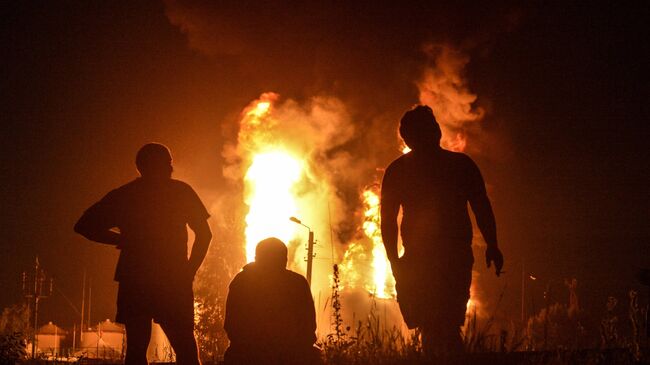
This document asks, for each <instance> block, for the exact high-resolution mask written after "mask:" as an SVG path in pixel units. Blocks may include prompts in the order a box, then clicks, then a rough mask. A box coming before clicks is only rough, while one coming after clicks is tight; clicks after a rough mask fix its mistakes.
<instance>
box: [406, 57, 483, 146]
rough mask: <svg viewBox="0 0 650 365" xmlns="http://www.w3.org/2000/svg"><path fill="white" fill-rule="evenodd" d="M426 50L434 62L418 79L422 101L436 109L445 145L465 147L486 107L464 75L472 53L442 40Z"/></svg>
mask: <svg viewBox="0 0 650 365" xmlns="http://www.w3.org/2000/svg"><path fill="white" fill-rule="evenodd" d="M424 52H425V53H426V55H427V56H428V58H429V62H430V63H431V64H430V65H428V66H427V67H426V68H425V71H424V75H423V76H422V79H420V80H419V81H418V82H417V86H418V89H419V91H420V102H421V103H422V104H426V105H428V106H430V107H431V108H432V109H433V110H434V113H435V115H436V119H437V120H438V123H440V126H441V129H442V137H443V138H442V141H441V142H440V143H441V145H442V147H443V148H446V149H448V150H452V151H459V152H462V151H465V148H466V146H467V130H469V129H472V128H476V127H477V125H476V122H479V121H480V120H481V119H483V116H484V114H485V112H484V110H483V109H482V108H480V107H475V105H474V103H475V102H476V99H477V96H476V95H475V94H473V93H472V92H471V91H470V90H469V88H468V86H467V80H466V79H465V78H464V75H463V72H464V70H465V66H467V63H468V62H469V60H470V59H469V56H468V55H467V54H466V53H464V52H462V51H461V50H459V49H457V48H453V47H451V46H448V45H439V44H438V45H434V44H429V45H427V46H426V47H424Z"/></svg>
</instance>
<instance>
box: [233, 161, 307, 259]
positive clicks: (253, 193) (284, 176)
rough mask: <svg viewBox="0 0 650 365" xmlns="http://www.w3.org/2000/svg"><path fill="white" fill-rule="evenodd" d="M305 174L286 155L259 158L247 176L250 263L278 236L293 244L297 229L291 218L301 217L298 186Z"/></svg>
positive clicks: (247, 233) (296, 162) (247, 227)
mask: <svg viewBox="0 0 650 365" xmlns="http://www.w3.org/2000/svg"><path fill="white" fill-rule="evenodd" d="M301 174H302V166H301V163H300V162H299V161H298V160H297V159H295V158H293V157H291V156H290V155H289V154H288V153H286V152H283V151H271V152H264V153H260V154H257V155H255V156H254V157H253V163H252V164H251V166H250V167H249V169H248V172H246V177H245V181H246V188H247V194H246V198H245V199H246V200H245V202H246V205H248V207H249V211H248V215H247V216H246V232H245V233H246V259H247V260H248V262H251V261H253V260H254V259H255V245H256V244H257V242H259V241H261V240H263V239H265V238H267V237H269V236H275V237H277V238H279V239H281V240H282V241H284V242H289V241H290V240H292V239H293V238H294V236H295V234H296V225H295V224H293V223H292V222H290V221H289V217H292V216H295V215H298V208H297V206H296V201H295V198H294V196H293V191H292V190H293V188H294V185H295V184H296V183H297V182H298V180H300V176H301Z"/></svg>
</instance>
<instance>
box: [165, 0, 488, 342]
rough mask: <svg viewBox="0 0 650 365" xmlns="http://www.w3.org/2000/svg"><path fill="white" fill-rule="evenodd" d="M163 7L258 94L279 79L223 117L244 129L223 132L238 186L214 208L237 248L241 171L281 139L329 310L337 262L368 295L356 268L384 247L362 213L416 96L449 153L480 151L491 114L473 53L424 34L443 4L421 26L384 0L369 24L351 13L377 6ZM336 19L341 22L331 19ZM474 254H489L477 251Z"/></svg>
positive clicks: (298, 247)
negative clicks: (469, 75) (294, 172)
mask: <svg viewBox="0 0 650 365" xmlns="http://www.w3.org/2000/svg"><path fill="white" fill-rule="evenodd" d="M165 5H166V13H167V16H168V18H169V20H170V22H171V23H172V24H173V25H175V26H177V27H178V28H179V29H180V31H181V32H182V33H183V34H184V35H186V37H187V39H188V45H189V47H190V48H191V49H193V50H196V51H198V52H200V53H202V54H204V55H207V56H210V57H213V58H215V59H216V58H218V59H220V60H224V59H225V60H227V61H228V62H233V63H234V64H236V65H237V68H238V70H239V71H240V72H242V74H244V75H246V76H247V77H250V78H251V81H250V82H251V83H253V84H259V85H261V86H260V87H261V88H262V90H260V92H262V91H268V90H274V91H275V90H278V88H279V89H280V90H278V91H279V92H280V93H282V94H283V95H278V94H276V93H273V92H265V93H263V94H261V95H260V96H259V98H257V99H256V100H251V101H250V104H248V105H247V106H244V105H242V107H243V110H242V111H241V112H240V113H239V114H238V117H236V118H233V119H236V120H233V121H228V122H224V125H227V124H231V125H232V124H235V125H236V127H235V129H236V130H237V133H236V136H235V134H231V135H228V136H226V137H227V138H230V140H229V142H227V143H226V144H225V147H224V149H223V151H222V156H223V158H224V168H223V175H224V177H226V178H227V180H228V181H230V182H231V183H232V186H231V187H230V189H231V190H230V191H229V192H230V193H232V194H231V195H230V196H229V197H228V198H222V199H221V200H220V201H219V202H218V203H217V204H218V207H215V209H214V211H219V212H238V213H237V214H234V215H230V216H229V217H230V219H231V220H230V221H229V222H230V223H229V224H228V227H229V229H231V232H230V236H229V240H231V241H232V242H231V244H238V245H240V246H239V247H241V245H242V242H243V240H244V239H245V237H243V236H244V231H245V229H246V227H245V225H246V224H245V223H244V218H245V216H246V213H247V207H246V206H245V205H244V202H245V201H246V199H247V194H248V193H247V191H246V189H250V188H247V186H246V183H245V180H246V178H247V171H248V169H249V168H250V166H251V165H252V164H253V159H254V156H255V155H256V154H260V153H264V152H265V151H267V150H273V149H276V148H280V149H282V150H284V151H286V152H288V153H289V154H290V155H292V156H294V157H295V158H297V159H298V160H300V161H304V164H305V165H304V166H305V167H304V170H302V171H303V172H302V175H301V177H300V182H299V183H298V184H297V185H296V186H297V188H295V190H294V191H293V193H294V194H295V195H296V196H297V197H298V198H297V201H298V203H297V205H298V208H297V211H299V212H300V214H301V216H300V217H299V218H300V219H301V220H303V222H305V223H306V224H308V225H310V226H311V227H314V228H315V230H316V238H317V239H318V240H319V241H320V245H319V246H318V247H317V260H316V261H315V268H314V270H315V273H314V277H315V278H319V281H320V284H317V286H316V288H314V293H315V296H316V298H317V299H316V302H317V303H316V304H317V305H318V306H320V308H322V306H323V304H324V303H326V302H327V301H328V296H329V288H328V285H329V275H330V273H331V264H332V263H341V261H342V264H343V266H342V285H343V287H346V286H347V288H355V287H356V289H357V291H364V292H366V293H367V290H368V282H371V281H372V280H363V278H359V277H358V276H357V277H355V273H356V274H359V275H368V273H369V272H372V271H373V270H374V268H373V257H372V256H373V255H375V254H377V253H376V250H374V248H375V246H376V242H374V241H373V238H372V237H368V236H367V235H366V233H364V229H363V224H364V222H368V221H372V220H367V219H365V220H364V214H365V210H366V209H367V207H366V206H364V198H363V193H364V191H365V190H367V189H368V187H370V186H372V185H373V184H377V183H378V182H379V180H380V178H381V175H382V172H381V169H382V168H383V167H385V165H386V164H387V163H389V162H390V160H391V159H393V158H396V157H398V155H399V153H400V152H399V145H400V141H399V137H398V135H397V122H398V119H399V117H400V116H401V113H403V112H404V111H405V110H406V109H408V108H409V107H410V106H412V105H413V104H416V103H422V104H427V105H429V106H431V107H432V109H433V110H434V113H435V114H436V117H437V120H438V122H439V123H440V124H441V127H442V131H443V140H442V146H443V147H444V148H446V149H449V150H454V151H470V150H471V151H475V149H472V148H471V146H472V139H471V137H472V136H474V135H477V134H480V132H481V126H480V121H481V120H482V119H483V118H484V116H485V111H484V110H483V109H482V108H481V107H480V106H479V105H478V103H477V101H478V96H477V95H475V94H474V93H472V92H471V90H470V88H469V86H468V85H469V83H468V80H467V79H466V78H465V74H464V73H465V68H466V67H467V65H468V63H469V61H470V56H469V53H467V52H466V51H464V49H461V48H460V47H456V46H454V44H456V43H455V42H453V41H447V42H440V41H435V42H431V39H430V38H432V37H428V38H427V37H425V36H423V34H431V30H430V29H429V30H428V31H426V32H424V31H421V30H422V28H423V27H425V25H428V24H435V23H436V19H438V20H440V19H443V18H444V13H442V12H437V13H436V11H435V10H436V9H430V13H431V14H423V15H421V16H420V18H421V19H420V18H418V21H417V22H415V23H414V25H413V27H410V28H409V29H402V28H401V26H400V25H399V24H403V23H400V22H395V21H394V19H393V18H391V17H397V18H399V17H400V16H405V15H409V16H412V15H413V14H412V13H411V12H410V11H409V9H406V8H403V7H398V8H396V9H388V10H387V9H383V10H382V11H384V12H385V14H383V13H382V14H375V17H372V18H369V20H368V21H367V22H365V23H364V24H366V25H367V27H366V28H363V29H358V28H357V21H356V19H355V18H354V17H351V16H350V14H348V13H349V12H350V11H352V10H354V11H369V14H372V9H365V7H364V6H360V5H359V6H353V5H346V6H344V7H342V8H338V7H332V6H328V5H314V4H311V5H302V6H297V7H295V6H289V7H284V6H283V5H282V4H280V3H274V4H271V5H268V6H267V5H265V6H264V7H260V8H248V9H246V8H245V7H242V6H240V5H239V4H233V5H232V6H228V5H224V4H222V3H219V5H216V3H209V2H201V1H199V2H178V1H171V0H169V1H165ZM285 5H286V4H285ZM357 8H359V9H357ZM393 10H394V11H393ZM304 14H312V15H311V16H304ZM332 17H339V18H340V19H341V22H339V23H337V24H333V23H331V22H330V21H329V19H332ZM441 24H442V23H441ZM395 34H400V37H396V36H395ZM409 35H411V37H409ZM423 44H424V46H422V45H423ZM405 49H407V51H406V52H404V50H405ZM398 50H399V51H398ZM386 65H388V67H387V66H386ZM413 85H415V86H416V88H414V87H413ZM283 90H289V91H290V92H289V93H288V94H289V96H284V95H285V94H284V92H283ZM404 95H407V96H406V97H404ZM267 107H268V109H266V108H267ZM233 112H235V111H233ZM237 112H239V111H237ZM233 122H234V123H233ZM285 218H286V219H288V217H283V218H282V219H285ZM219 224H221V223H220V222H219ZM233 227H234V228H233ZM297 229H299V228H297ZM304 236H306V232H304ZM479 242H480V240H479V239H475V243H476V244H479ZM289 243H290V248H291V249H290V251H291V252H292V257H291V262H292V268H294V269H296V270H297V271H303V272H304V261H303V259H304V257H305V253H304V249H303V245H304V243H305V240H304V239H303V240H295V241H293V242H289ZM330 245H331V246H330ZM480 252H482V251H477V253H480ZM241 261H242V262H244V261H245V260H244V259H243V258H242V260H241ZM476 261H477V263H479V264H480V263H481V260H480V256H477V260H476ZM346 265H347V266H346ZM346 267H347V268H348V270H347V271H346V270H345V268H346ZM354 268H356V271H355V269H354ZM388 272H389V271H388ZM474 277H475V278H478V272H475V273H474ZM472 299H474V300H475V301H474V303H473V304H474V305H475V306H476V308H477V310H478V311H479V313H483V311H482V309H481V308H482V306H484V305H486V300H485V298H483V297H481V290H480V288H477V287H476V286H474V287H472ZM394 310H396V309H395V308H394ZM389 317H395V318H399V315H396V316H392V315H391V316H389ZM319 323H320V324H323V323H325V324H326V323H327V319H325V320H324V321H323V320H322V318H321V320H319ZM320 332H321V334H326V333H327V330H326V329H325V330H324V329H322V328H321V329H320Z"/></svg>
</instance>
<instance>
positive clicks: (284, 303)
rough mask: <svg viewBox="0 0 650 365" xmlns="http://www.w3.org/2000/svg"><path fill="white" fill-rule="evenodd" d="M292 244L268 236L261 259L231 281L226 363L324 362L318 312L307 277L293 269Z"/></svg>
mask: <svg viewBox="0 0 650 365" xmlns="http://www.w3.org/2000/svg"><path fill="white" fill-rule="evenodd" d="M286 266H287V247H286V246H285V244H284V243H282V241H280V240H279V239H277V238H274V237H271V238H267V239H265V240H263V241H261V242H260V243H258V245H257V247H256V249H255V262H252V263H250V264H248V265H246V266H244V268H243V269H242V271H241V272H240V273H239V274H237V275H236V276H235V278H234V279H233V280H232V282H231V283H230V289H229V291H228V298H227V301H226V320H225V324H224V328H225V329H226V332H227V333H228V338H229V339H230V347H229V348H228V351H226V355H225V365H313V364H317V363H318V362H319V352H318V350H317V349H316V348H315V347H314V342H315V341H316V335H315V332H316V313H315V310H314V301H313V299H312V297H311V290H310V289H309V284H307V280H306V279H305V278H304V277H303V276H302V275H300V274H297V273H295V272H293V271H290V270H287V269H286Z"/></svg>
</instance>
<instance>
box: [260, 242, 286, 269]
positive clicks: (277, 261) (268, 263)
mask: <svg viewBox="0 0 650 365" xmlns="http://www.w3.org/2000/svg"><path fill="white" fill-rule="evenodd" d="M287 255H288V251H287V246H286V245H285V244H284V243H283V242H282V241H280V240H279V239H277V238H275V237H269V238H267V239H265V240H262V241H260V243H258V244H257V247H255V263H256V264H257V265H259V266H260V267H263V268H266V269H273V270H281V269H285V268H286V267H287Z"/></svg>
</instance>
